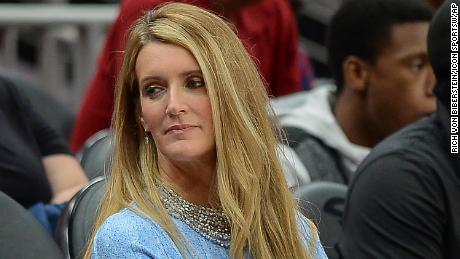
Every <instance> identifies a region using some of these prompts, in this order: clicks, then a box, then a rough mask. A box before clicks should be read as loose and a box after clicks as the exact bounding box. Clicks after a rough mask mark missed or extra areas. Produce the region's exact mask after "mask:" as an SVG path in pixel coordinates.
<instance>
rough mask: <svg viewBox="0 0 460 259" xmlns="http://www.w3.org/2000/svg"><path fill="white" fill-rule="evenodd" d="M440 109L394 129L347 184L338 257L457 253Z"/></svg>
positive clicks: (455, 185) (457, 193)
mask: <svg viewBox="0 0 460 259" xmlns="http://www.w3.org/2000/svg"><path fill="white" fill-rule="evenodd" d="M448 116H449V115H448V112H447V110H446V109H445V108H444V107H443V106H442V105H441V104H440V103H439V104H438V111H437V112H436V113H435V114H433V115H431V116H430V117H428V118H424V119H422V120H420V121H418V122H416V123H414V124H412V125H410V126H409V127H407V128H405V129H403V130H401V131H400V132H398V133H396V134H394V135H393V136H391V137H389V138H388V139H386V140H384V141H383V142H382V143H381V144H379V145H378V146H377V147H376V148H375V149H374V150H373V151H372V152H371V154H370V155H369V156H368V157H367V158H366V159H365V161H364V162H363V163H362V164H361V166H360V167H359V168H358V171H357V172H356V174H355V176H354V179H353V180H352V183H351V185H350V190H349V193H348V197H347V205H346V212H345V217H344V233H343V236H342V238H341V241H340V243H339V246H338V248H339V251H340V253H341V254H342V257H343V258H345V259H360V258H382V259H383V258H385V259H387V258H404V259H411V258H429V259H436V258H460V249H459V245H460V158H459V154H451V153H450V134H449V132H450V126H449V123H450V121H449V117H448Z"/></svg>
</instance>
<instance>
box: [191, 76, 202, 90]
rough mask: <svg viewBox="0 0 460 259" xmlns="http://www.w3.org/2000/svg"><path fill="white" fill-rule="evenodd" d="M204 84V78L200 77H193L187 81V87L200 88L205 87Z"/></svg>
mask: <svg viewBox="0 0 460 259" xmlns="http://www.w3.org/2000/svg"><path fill="white" fill-rule="evenodd" d="M203 86H204V81H203V79H200V78H192V79H190V80H188V81H187V87H188V88H192V89H194V88H200V87H203Z"/></svg>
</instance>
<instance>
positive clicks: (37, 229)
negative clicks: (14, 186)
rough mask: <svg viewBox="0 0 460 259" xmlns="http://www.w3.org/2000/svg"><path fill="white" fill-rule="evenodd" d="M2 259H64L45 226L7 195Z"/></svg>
mask: <svg viewBox="0 0 460 259" xmlns="http://www.w3.org/2000/svg"><path fill="white" fill-rule="evenodd" d="M0 258H2V259H10V258H11V259H13V258H14V259H17V258H21V259H35V258H49V259H54V258H64V255H63V254H62V252H61V250H60V249H59V247H58V246H57V244H56V242H55V241H54V240H53V238H52V237H51V236H50V235H49V234H48V232H47V231H46V230H45V229H44V228H43V227H42V225H40V223H38V221H37V220H36V219H35V218H34V217H33V216H32V215H31V214H30V213H29V212H28V211H27V210H25V209H24V208H23V207H22V206H21V205H20V204H19V203H17V202H16V201H14V200H13V199H11V198H10V197H9V196H8V195H6V194H4V193H3V192H0Z"/></svg>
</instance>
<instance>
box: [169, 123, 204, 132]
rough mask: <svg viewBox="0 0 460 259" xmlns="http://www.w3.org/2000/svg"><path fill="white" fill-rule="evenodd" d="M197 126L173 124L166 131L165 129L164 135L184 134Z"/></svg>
mask: <svg viewBox="0 0 460 259" xmlns="http://www.w3.org/2000/svg"><path fill="white" fill-rule="evenodd" d="M195 127H197V126H194V125H191V124H175V125H172V126H170V127H168V129H166V131H165V134H171V133H175V134H177V133H184V132H186V131H189V130H191V129H193V128H195Z"/></svg>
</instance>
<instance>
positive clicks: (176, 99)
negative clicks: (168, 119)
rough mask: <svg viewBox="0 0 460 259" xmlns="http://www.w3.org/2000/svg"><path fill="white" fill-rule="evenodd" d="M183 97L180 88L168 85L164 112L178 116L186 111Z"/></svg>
mask: <svg viewBox="0 0 460 259" xmlns="http://www.w3.org/2000/svg"><path fill="white" fill-rule="evenodd" d="M185 101H186V100H185V97H184V94H183V93H182V91H181V90H180V88H178V87H170V88H169V93H168V103H167V107H166V114H167V115H169V116H178V115H180V114H183V113H185V112H186V104H185Z"/></svg>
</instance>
